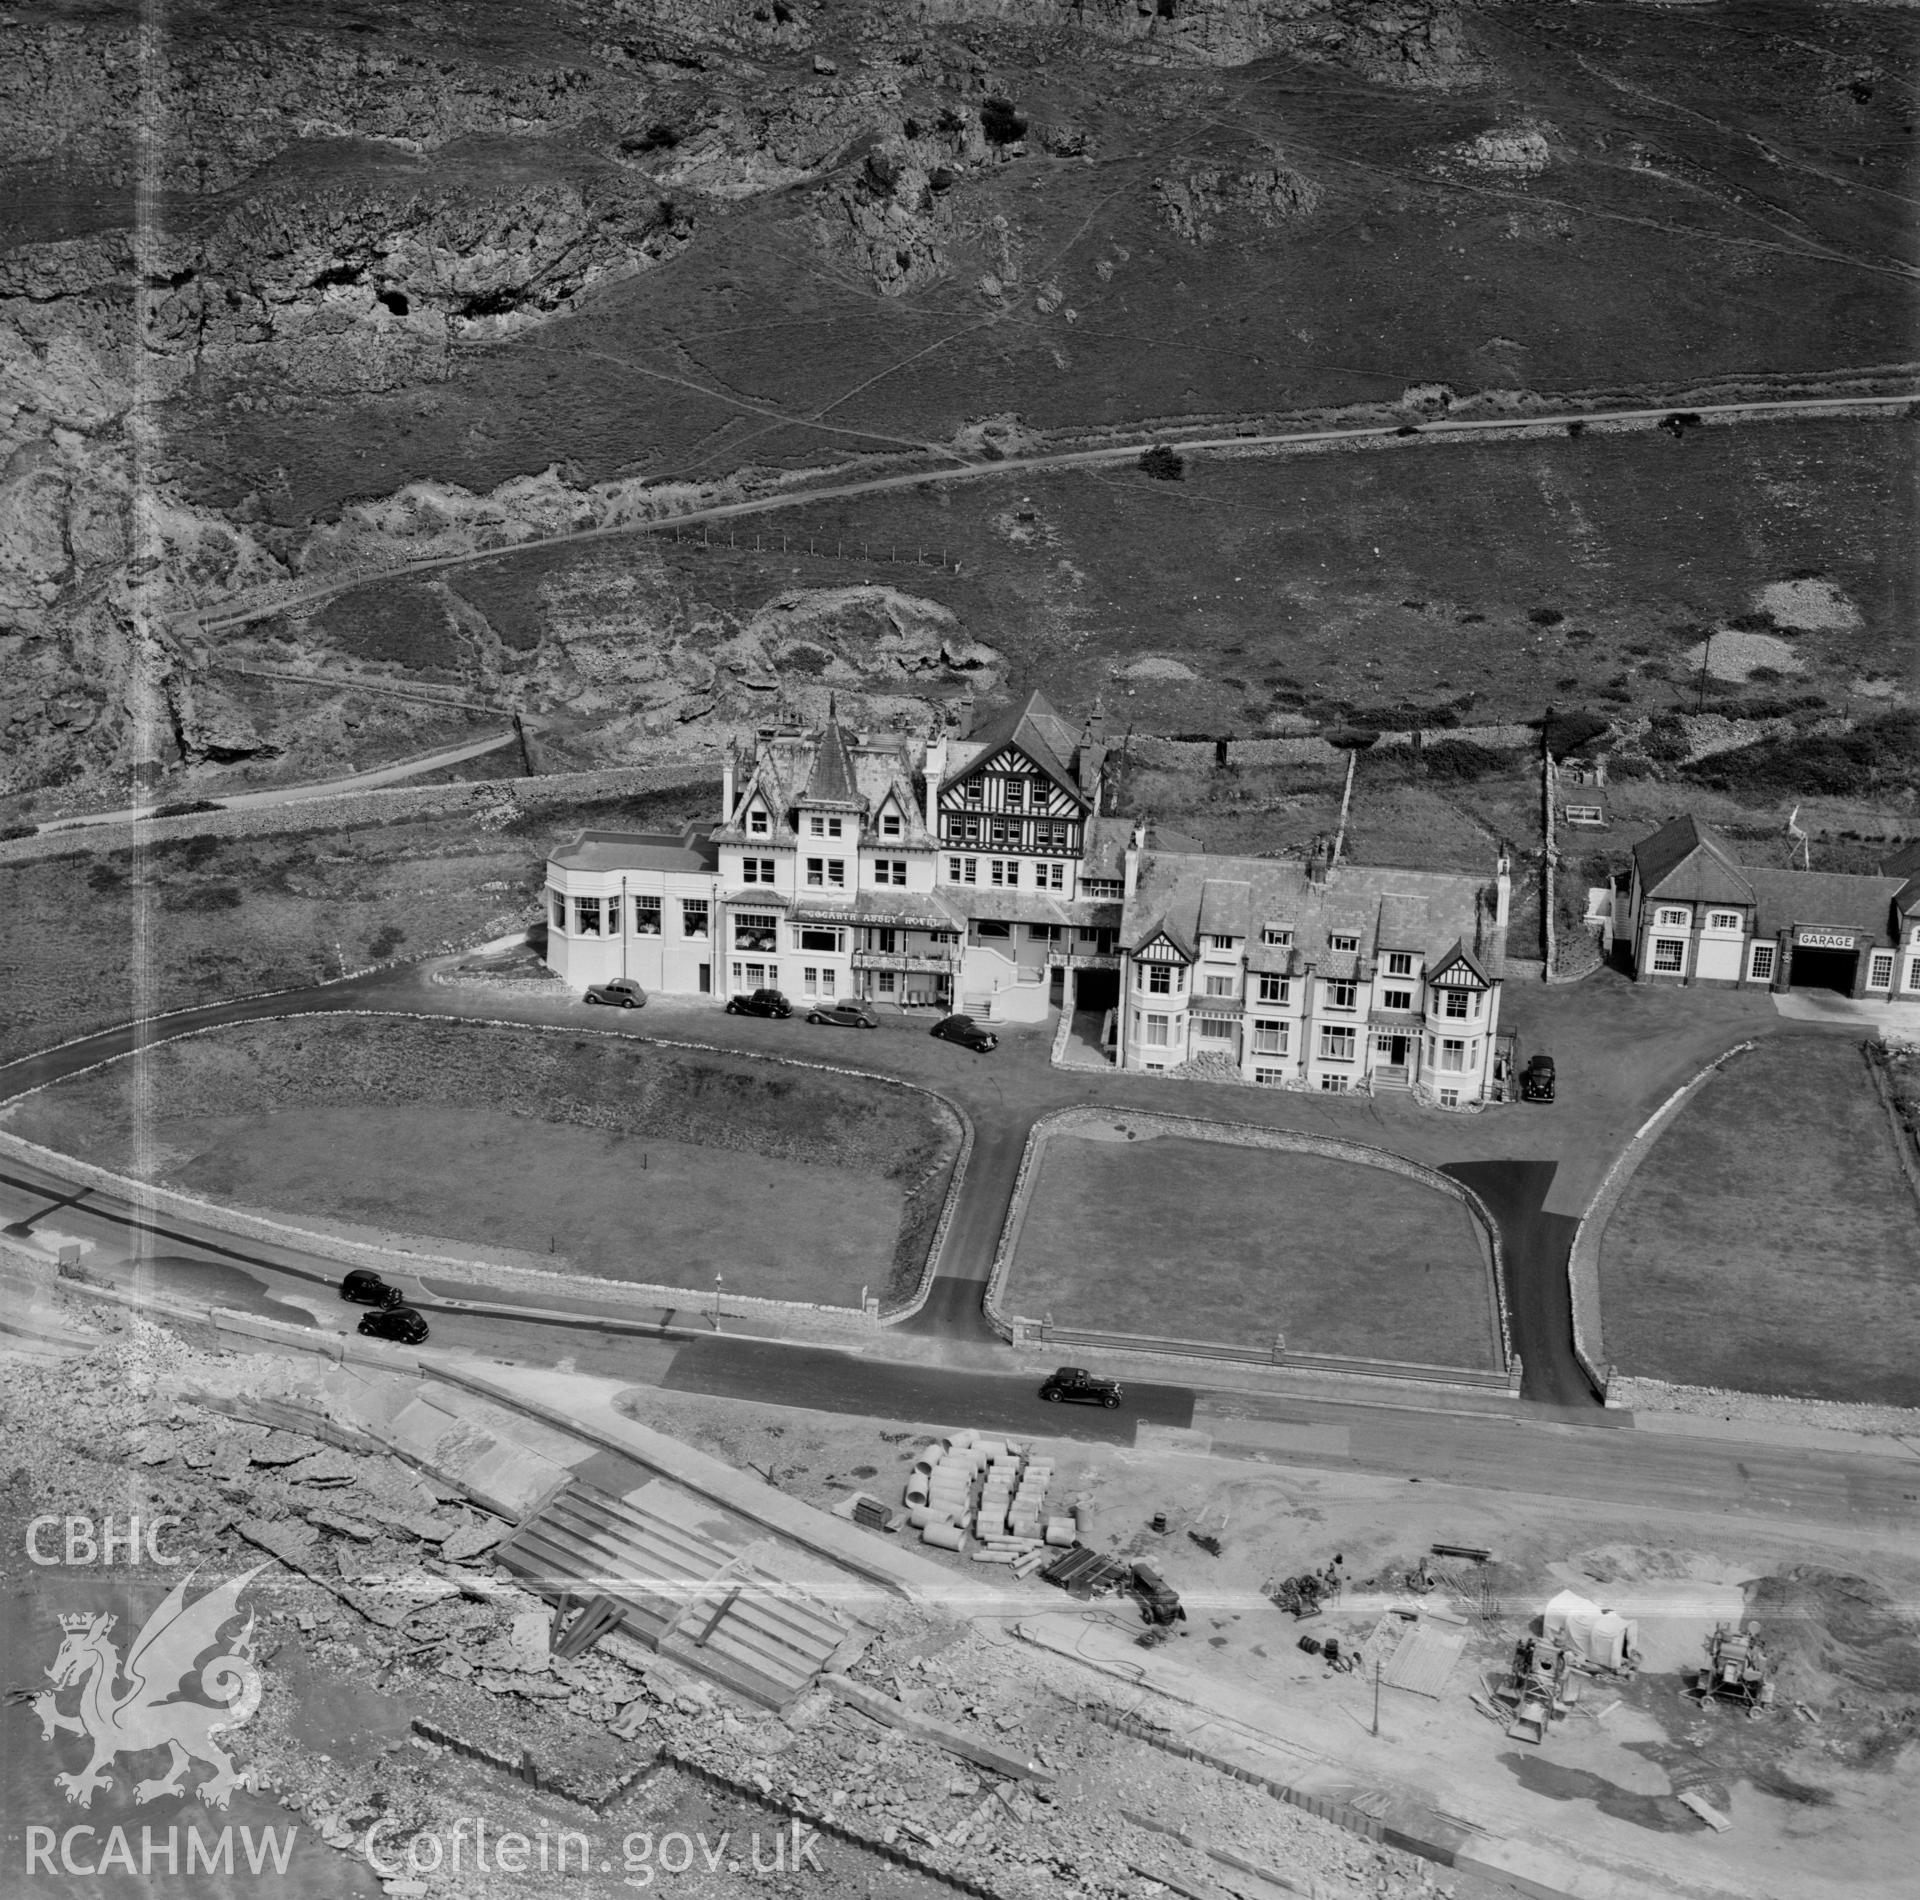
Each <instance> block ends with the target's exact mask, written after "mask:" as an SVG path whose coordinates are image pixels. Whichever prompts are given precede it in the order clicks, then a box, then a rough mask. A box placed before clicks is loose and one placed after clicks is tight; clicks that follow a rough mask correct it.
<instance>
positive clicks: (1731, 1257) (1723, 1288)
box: [1600, 1036, 1920, 1405]
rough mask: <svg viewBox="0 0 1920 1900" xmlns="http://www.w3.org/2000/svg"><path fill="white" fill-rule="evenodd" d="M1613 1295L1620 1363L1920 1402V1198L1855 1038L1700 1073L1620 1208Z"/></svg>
mask: <svg viewBox="0 0 1920 1900" xmlns="http://www.w3.org/2000/svg"><path fill="white" fill-rule="evenodd" d="M1600 1297H1601V1303H1602V1310H1603V1315H1604V1325H1605V1337H1606V1350H1607V1354H1608V1356H1609V1357H1610V1358H1611V1359H1612V1360H1613V1361H1614V1362H1615V1364H1617V1365H1618V1366H1619V1367H1620V1369H1621V1370H1622V1371H1623V1372H1627V1373H1635V1374H1638V1375H1640V1376H1642V1377H1645V1378H1654V1379H1672V1380H1676V1381H1678V1382H1681V1383H1683V1384H1688V1385H1714V1386H1729V1387H1733V1388H1736V1389H1739V1390H1744V1391H1752V1392H1776V1393H1785V1394H1788V1395H1790V1396H1792V1397H1795V1398H1817V1399H1854V1400H1869V1401H1877V1402H1880V1403H1883V1404H1889V1405H1920V1216H1917V1215H1916V1210H1915V1207H1914V1201H1913V1195H1912V1192H1911V1191H1910V1190H1909V1188H1908V1187H1907V1184H1906V1182H1905V1180H1904V1179H1903V1178H1902V1176H1901V1173H1900V1165H1899V1161H1898V1159H1897V1157H1896V1156H1895V1154H1894V1151H1893V1143H1892V1139H1891V1137H1890V1135H1889V1132H1888V1129H1887V1121H1886V1115H1885V1112H1884V1111H1883V1110H1882V1108H1881V1106H1880V1103H1879V1101H1878V1099H1877V1098H1876V1097H1875V1095H1874V1093H1873V1088H1872V1084H1871V1083H1870V1082H1869V1080H1868V1078H1867V1072H1866V1064H1865V1061H1864V1059H1863V1057H1862V1055H1861V1053H1860V1049H1859V1046H1858V1044H1857V1043H1855V1042H1854V1041H1853V1040H1852V1038H1850V1037H1847V1038H1842V1037H1824V1036H1823V1037H1818V1038H1816V1037H1811V1036H1793V1037H1783V1038H1781V1039H1779V1040H1777V1041H1774V1042H1770V1043H1765V1044H1762V1046H1761V1047H1760V1048H1758V1049H1756V1050H1755V1051H1754V1052H1753V1053H1752V1054H1751V1055H1744V1056H1738V1057H1736V1058H1735V1059H1734V1060H1733V1061H1732V1062H1730V1063H1728V1064H1727V1066H1726V1067H1725V1068H1724V1069H1722V1070H1721V1071H1720V1073H1719V1074H1718V1075H1716V1076H1715V1077H1714V1079H1713V1080H1712V1081H1711V1082H1708V1083H1707V1084H1706V1085H1705V1087H1703V1088H1702V1089H1701V1091H1700V1092H1699V1094H1698V1095H1696V1096H1695V1097H1694V1098H1693V1100H1692V1101H1690V1102H1689V1103H1688V1104H1687V1106H1686V1107H1685V1108H1684V1109H1682V1110H1681V1112H1680V1115H1679V1117H1678V1119H1677V1120H1675V1122H1674V1123H1673V1125H1672V1126H1671V1127H1670V1128H1669V1129H1668V1130H1667V1131H1666V1132H1665V1133H1664V1134H1663V1135H1662V1136H1661V1137H1660V1138H1659V1140H1658V1141H1657V1142H1656V1143H1655V1144H1654V1147H1653V1150H1652V1152H1651V1153H1650V1154H1649V1155H1648V1157H1647V1159H1646V1160H1645V1161H1644V1162H1643V1163H1642V1164H1641V1166H1640V1169H1639V1171H1638V1173H1636V1174H1635V1175H1634V1177H1633V1180H1632V1182H1631V1183H1630V1185H1629V1186H1628V1188H1627V1191H1626V1193H1625V1195H1624V1196H1623V1197H1622V1199H1621V1202H1620V1205H1619V1207H1618V1208H1617V1209H1616V1210H1615V1212H1614V1216H1613V1219H1612V1221H1611V1222H1610V1223H1609V1224H1608V1227H1607V1231H1606V1239H1605V1245H1604V1248H1603V1250H1602V1253H1601V1258H1600Z"/></svg>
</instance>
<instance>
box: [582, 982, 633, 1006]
mask: <svg viewBox="0 0 1920 1900" xmlns="http://www.w3.org/2000/svg"><path fill="white" fill-rule="evenodd" d="M587 1001H588V1002H589V1003H607V1004H610V1005H611V1006H612V1007H613V1008H615V1009H644V1008H645V1007H646V1004H647V993H646V991H645V990H643V989H642V988H641V987H640V985H639V984H638V983H636V982H635V981H634V980H633V978H632V977H630V976H616V977H615V978H614V979H613V981H612V982H611V983H589V984H588V985H587Z"/></svg>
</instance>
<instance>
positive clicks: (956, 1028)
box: [927, 1016, 1000, 1055]
mask: <svg viewBox="0 0 1920 1900" xmlns="http://www.w3.org/2000/svg"><path fill="white" fill-rule="evenodd" d="M927 1033H928V1034H929V1035H932V1036H940V1037H943V1038H944V1039H945V1040H946V1041H948V1042H957V1043H958V1044H959V1045H960V1046H961V1048H963V1049H973V1050H976V1051H978V1053H980V1054H981V1055H985V1054H986V1052H987V1051H988V1050H989V1049H992V1048H994V1047H996V1046H997V1045H998V1043H999V1041H1000V1038H999V1037H998V1036H996V1035H995V1034H994V1033H993V1031H992V1030H991V1029H982V1028H981V1027H980V1025H979V1024H978V1023H977V1022H975V1021H974V1020H973V1018H972V1017H971V1016H945V1017H942V1018H941V1020H940V1021H939V1022H937V1023H935V1024H934V1026H933V1027H932V1028H931V1029H930V1030H929V1031H928V1032H927Z"/></svg>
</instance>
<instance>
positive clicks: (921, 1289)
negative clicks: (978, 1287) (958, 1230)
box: [873, 1096, 973, 1326]
mask: <svg viewBox="0 0 1920 1900" xmlns="http://www.w3.org/2000/svg"><path fill="white" fill-rule="evenodd" d="M934 1099H935V1100H936V1101H939V1102H942V1103H943V1104H944V1106H945V1107H947V1108H948V1109H950V1110H951V1111H952V1112H953V1114H954V1115H956V1116H957V1117H958V1118H959V1121H960V1152H959V1153H958V1154H956V1155H955V1156H954V1158H953V1173H952V1174H951V1175H950V1176H949V1177H948V1179H947V1198H946V1199H945V1200H944V1201H943V1202H941V1204H940V1218H939V1220H937V1221H936V1222H935V1223H934V1228H933V1238H932V1240H930V1241H929V1242H928V1243H927V1257H926V1260H925V1261H924V1262H923V1263H922V1265H921V1268H920V1284H919V1286H917V1287H916V1288H915V1289H914V1292H913V1297H912V1298H911V1299H909V1300H908V1301H907V1302H906V1303H905V1304H904V1305H902V1306H897V1307H894V1308H893V1309H892V1310H890V1311H889V1310H887V1309H885V1308H881V1309H879V1310H878V1311H876V1312H875V1313H874V1315H873V1316H874V1317H875V1318H876V1319H877V1320H878V1321H879V1323H880V1324H881V1325H883V1326H898V1325H899V1324H900V1323H901V1321H903V1320H909V1319H912V1318H913V1317H914V1315H915V1314H917V1313H918V1312H919V1311H920V1309H921V1308H922V1307H923V1306H925V1305H926V1303H927V1296H928V1295H929V1294H931V1293H932V1291H933V1283H934V1281H935V1280H937V1279H938V1278H939V1277H940V1256H941V1255H942V1254H943V1253H945V1252H946V1250H947V1235H948V1233H949V1232H950V1231H951V1229H952V1227H953V1214H954V1209H955V1208H957V1207H958V1206H959V1205H960V1189H961V1186H962V1184H963V1183H964V1182H965V1180H966V1178H967V1169H968V1168H969V1167H970V1166H971V1165H972V1163H973V1117H972V1116H971V1115H969V1114H968V1113H967V1112H966V1111H965V1110H964V1109H962V1108H959V1107H957V1106H956V1105H955V1104H953V1103H951V1102H947V1101H946V1100H945V1098H944V1097H942V1096H936V1097H935V1098H934Z"/></svg>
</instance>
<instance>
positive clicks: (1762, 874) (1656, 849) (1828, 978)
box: [1616, 813, 1920, 1003]
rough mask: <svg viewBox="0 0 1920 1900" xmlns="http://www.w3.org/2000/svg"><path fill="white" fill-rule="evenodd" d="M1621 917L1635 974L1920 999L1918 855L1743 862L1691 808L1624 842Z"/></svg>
mask: <svg viewBox="0 0 1920 1900" xmlns="http://www.w3.org/2000/svg"><path fill="white" fill-rule="evenodd" d="M1620 922H1621V925H1623V926H1624V928H1623V929H1622V928H1617V929H1616V936H1618V935H1626V936H1627V938H1628V941H1629V942H1630V944H1631V954H1632V961H1633V974H1634V978H1635V980H1636V981H1637V982H1641V983H1677V984H1695V983H1700V984H1708V985H1713V986H1716V987H1719V988H1724V989H1765V990H1785V989H1823V990H1831V991H1835V992H1837V993H1838V994H1840V995H1842V996H1850V997H1857V998H1864V999H1869V1000H1874V1001H1881V1002H1886V1001H1894V1002H1915V1003H1920V866H1910V865H1909V864H1908V863H1907V861H1906V858H1905V857H1904V856H1903V857H1900V858H1895V859H1892V860H1890V861H1889V862H1888V863H1887V864H1885V865H1883V866H1882V867H1881V871H1880V873H1878V874H1875V875H1854V874H1850V873H1843V872H1836V871H1796V870H1791V869H1783V868H1781V867H1779V866H1772V865H1750V864H1742V863H1740V862H1739V860H1738V859H1737V858H1735V856H1734V854H1733V851H1732V849H1731V848H1730V847H1729V845H1728V844H1727V842H1726V841H1725V840H1724V839H1723V838H1721V837H1719V836H1718V835H1717V834H1716V833H1714V832H1713V831H1710V830H1709V829H1708V828H1707V827H1706V826H1705V825H1703V824H1701V823H1700V821H1699V820H1698V819H1697V818H1695V817H1693V816H1692V815H1691V814H1690V813H1689V814H1685V815H1683V816H1681V817H1678V818H1670V819H1668V821H1667V822H1666V823H1665V824H1664V825H1662V826H1661V827H1660V829H1659V830H1658V831H1656V832H1654V833H1653V834H1652V835H1651V836H1649V837H1646V838H1642V839H1641V840H1640V842H1639V843H1638V844H1636V845H1635V846H1634V847H1633V872H1632V877H1631V881H1630V883H1629V886H1628V891H1627V900H1626V906H1625V914H1624V917H1623V918H1622V919H1621V920H1620Z"/></svg>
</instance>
